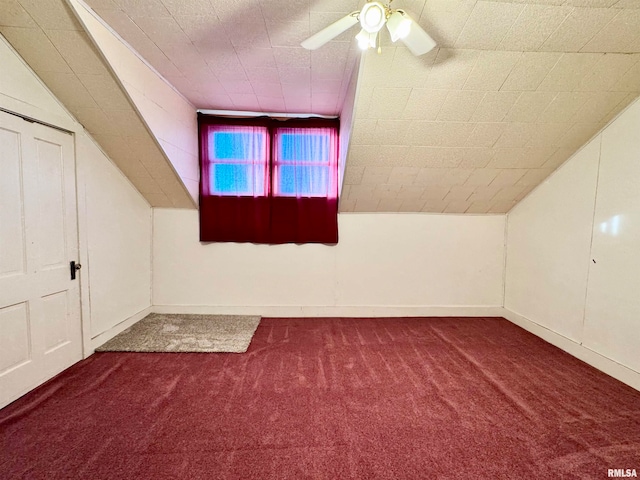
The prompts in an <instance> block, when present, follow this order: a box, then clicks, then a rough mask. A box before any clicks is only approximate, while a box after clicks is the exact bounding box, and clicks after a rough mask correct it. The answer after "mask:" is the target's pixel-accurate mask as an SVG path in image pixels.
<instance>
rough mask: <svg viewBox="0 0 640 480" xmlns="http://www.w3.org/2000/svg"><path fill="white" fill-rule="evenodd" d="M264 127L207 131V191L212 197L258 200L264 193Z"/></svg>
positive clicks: (221, 126)
mask: <svg viewBox="0 0 640 480" xmlns="http://www.w3.org/2000/svg"><path fill="white" fill-rule="evenodd" d="M267 138H268V131H267V129H266V128H265V127H243V126H228V125H227V126H223V125H214V126H212V127H211V128H210V131H209V148H208V152H207V153H208V155H207V161H208V162H209V164H210V165H209V169H208V170H209V178H208V181H209V188H210V191H211V193H212V194H214V195H243V196H261V195H265V192H266V191H267V185H266V180H267V151H268V142H267Z"/></svg>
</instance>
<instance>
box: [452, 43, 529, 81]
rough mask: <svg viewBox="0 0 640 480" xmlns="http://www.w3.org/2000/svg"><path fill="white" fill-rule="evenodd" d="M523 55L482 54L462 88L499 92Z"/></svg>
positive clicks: (490, 52) (488, 52) (510, 53)
mask: <svg viewBox="0 0 640 480" xmlns="http://www.w3.org/2000/svg"><path fill="white" fill-rule="evenodd" d="M521 55H522V54H521V53H520V52H499V51H498V52H496V51H487V52H482V53H481V54H480V57H479V58H478V60H477V61H476V63H475V65H474V67H473V70H471V73H470V74H469V77H468V78H467V81H466V82H465V84H464V86H463V87H462V88H463V89H464V90H499V89H500V87H501V86H502V84H503V83H504V81H505V80H506V78H507V77H508V76H509V73H510V72H511V70H512V69H513V67H514V66H515V64H516V62H518V60H519V59H520V56H521Z"/></svg>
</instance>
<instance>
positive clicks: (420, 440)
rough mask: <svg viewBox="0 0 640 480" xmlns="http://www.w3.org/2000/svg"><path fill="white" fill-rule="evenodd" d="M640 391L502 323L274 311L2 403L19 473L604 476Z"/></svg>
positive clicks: (636, 445) (11, 463) (630, 435)
mask: <svg viewBox="0 0 640 480" xmlns="http://www.w3.org/2000/svg"><path fill="white" fill-rule="evenodd" d="M610 468H625V469H626V468H630V469H631V468H635V469H636V470H637V471H638V473H639V474H640V393H639V392H637V391H635V390H633V389H631V388H629V387H627V386H625V385H623V384H622V383H619V382H618V381H616V380H613V379H612V378H610V377H607V376H606V375H604V374H602V373H600V372H598V371H596V370H594V369H592V368H591V367H589V366H587V365H585V364H583V363H581V362H580V361H578V360H576V359H574V358H572V357H570V356H569V355H567V354H565V353H563V352H561V351H560V350H558V349H556V348H555V347H552V346H550V345H548V344H546V343H544V342H543V341H541V340H539V339H537V338H536V337H534V336H532V335H530V334H528V333H526V332H525V331H523V330H521V329H519V328H518V327H516V326H514V325H512V324H510V323H509V322H507V321H506V320H503V319H493V318H492V319H464V318H453V319H452V318H448V319H431V318H430V319H303V320H300V319H263V320H262V323H261V325H260V327H258V330H257V332H256V335H255V337H254V339H253V342H252V344H251V347H250V348H249V351H248V352H247V353H245V354H190V353H184V354H183V353H177V354H148V353H101V354H95V355H94V356H92V357H90V358H89V359H87V360H85V361H83V362H81V363H79V364H77V365H75V366H74V367H72V368H70V369H69V370H67V371H66V372H64V373H62V374H61V375H59V376H58V377H56V378H55V379H53V380H52V381H50V382H48V383H47V384H45V385H44V386H42V387H41V388H39V389H37V390H35V391H34V392H32V393H30V394H29V395H27V396H25V397H23V398H22V399H20V400H18V401H17V402H15V403H13V404H11V405H10V406H9V407H7V408H5V409H4V410H1V411H0V478H1V479H3V480H8V479H18V478H24V479H63V478H64V479H243V480H244V479H295V480H300V479H327V480H328V479H331V480H336V479H503V478H504V479H507V478H509V479H559V478H562V479H604V478H607V470H608V469H610Z"/></svg>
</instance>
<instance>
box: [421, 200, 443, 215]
mask: <svg viewBox="0 0 640 480" xmlns="http://www.w3.org/2000/svg"><path fill="white" fill-rule="evenodd" d="M446 207H447V203H446V202H444V201H437V200H431V201H427V202H426V203H425V204H424V205H423V206H422V210H421V211H422V212H425V213H442V212H443V211H444V209H445V208H446Z"/></svg>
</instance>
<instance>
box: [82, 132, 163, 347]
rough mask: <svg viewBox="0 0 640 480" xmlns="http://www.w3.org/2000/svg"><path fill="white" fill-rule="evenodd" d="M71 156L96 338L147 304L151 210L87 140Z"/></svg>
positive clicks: (111, 164)
mask: <svg viewBox="0 0 640 480" xmlns="http://www.w3.org/2000/svg"><path fill="white" fill-rule="evenodd" d="M76 152H77V171H78V190H79V191H78V197H79V198H81V200H80V201H79V205H80V207H81V208H84V209H85V211H81V212H80V215H81V217H82V218H81V222H82V223H83V224H84V228H85V237H83V239H85V240H86V249H87V261H88V262H87V265H86V267H87V269H86V270H85V272H86V275H88V277H89V285H90V289H89V296H90V315H91V338H92V339H95V338H96V337H98V336H99V335H101V334H104V333H105V332H107V333H108V332H109V331H110V330H111V329H112V328H114V327H115V326H117V325H118V324H120V323H121V322H122V321H124V320H126V319H128V318H130V317H133V316H135V315H136V314H138V313H140V312H143V311H144V310H145V309H147V308H149V306H150V305H151V208H150V207H149V204H148V203H147V201H146V200H145V199H144V198H143V197H142V196H141V195H140V193H138V191H137V190H136V189H135V188H134V187H133V185H131V184H130V183H129V181H128V180H127V179H126V178H125V177H124V175H123V174H122V172H120V170H118V168H117V167H116V166H115V165H114V164H113V163H112V162H111V161H110V160H109V159H108V158H107V157H106V156H105V155H104V153H102V151H101V150H100V149H99V148H98V146H97V145H96V144H95V142H94V141H93V140H92V139H91V138H90V137H89V136H88V135H86V134H79V135H78V136H77V138H76Z"/></svg>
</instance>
